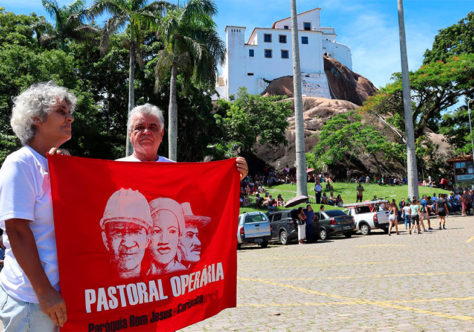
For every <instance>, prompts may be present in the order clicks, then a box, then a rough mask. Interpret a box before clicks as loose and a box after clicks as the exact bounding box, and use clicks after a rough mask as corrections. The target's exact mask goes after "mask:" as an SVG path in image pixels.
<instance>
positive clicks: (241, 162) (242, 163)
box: [235, 157, 249, 181]
mask: <svg viewBox="0 0 474 332" xmlns="http://www.w3.org/2000/svg"><path fill="white" fill-rule="evenodd" d="M235 166H236V167H237V170H238V171H239V173H240V180H241V181H242V180H243V179H244V178H245V177H246V176H247V174H248V173H249V167H248V165H247V160H245V158H244V157H237V159H236V160H235Z"/></svg>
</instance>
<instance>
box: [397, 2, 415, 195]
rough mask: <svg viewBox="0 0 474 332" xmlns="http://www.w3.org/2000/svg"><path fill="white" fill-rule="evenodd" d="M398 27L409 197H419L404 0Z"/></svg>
mask: <svg viewBox="0 0 474 332" xmlns="http://www.w3.org/2000/svg"><path fill="white" fill-rule="evenodd" d="M398 27H399V35H400V56H401V61H402V83H403V109H404V111H405V135H406V142H407V179H408V197H409V198H410V199H413V197H416V198H419V194H418V170H417V167H416V154H415V130H414V128H413V113H412V111H411V98H410V78H409V74H408V60H407V43H406V38H405V21H404V18H403V0H398Z"/></svg>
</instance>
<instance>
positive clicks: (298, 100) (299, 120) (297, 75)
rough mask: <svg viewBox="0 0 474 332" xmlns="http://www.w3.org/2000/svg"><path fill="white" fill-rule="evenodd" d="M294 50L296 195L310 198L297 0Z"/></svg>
mask: <svg viewBox="0 0 474 332" xmlns="http://www.w3.org/2000/svg"><path fill="white" fill-rule="evenodd" d="M291 21H292V31H291V37H292V44H293V45H292V48H293V89H294V98H295V103H294V104H295V139H296V142H295V148H296V195H298V196H299V195H304V196H308V185H307V182H306V180H307V179H306V154H305V147H304V121H303V97H302V95H301V69H300V68H301V65H300V51H299V43H298V22H297V14H296V0H291Z"/></svg>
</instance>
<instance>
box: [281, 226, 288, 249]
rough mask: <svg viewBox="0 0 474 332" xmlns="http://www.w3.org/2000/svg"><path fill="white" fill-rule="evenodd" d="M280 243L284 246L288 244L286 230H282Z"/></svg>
mask: <svg viewBox="0 0 474 332" xmlns="http://www.w3.org/2000/svg"><path fill="white" fill-rule="evenodd" d="M280 243H281V244H283V245H284V246H286V245H287V244H288V233H287V232H286V231H284V230H283V231H281V232H280Z"/></svg>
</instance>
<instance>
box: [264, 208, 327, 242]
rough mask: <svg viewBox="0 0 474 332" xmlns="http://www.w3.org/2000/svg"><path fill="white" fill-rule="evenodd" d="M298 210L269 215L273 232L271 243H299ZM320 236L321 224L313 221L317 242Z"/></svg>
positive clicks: (279, 211) (314, 235) (276, 212)
mask: <svg viewBox="0 0 474 332" xmlns="http://www.w3.org/2000/svg"><path fill="white" fill-rule="evenodd" d="M297 214H298V210H296V209H293V210H278V211H275V212H270V213H268V218H269V219H270V226H271V232H272V238H271V241H275V242H279V243H281V244H283V245H286V244H289V243H290V242H298V227H297V224H296V216H297ZM318 235H319V223H317V222H314V221H313V239H312V241H316V240H317V238H318Z"/></svg>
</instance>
